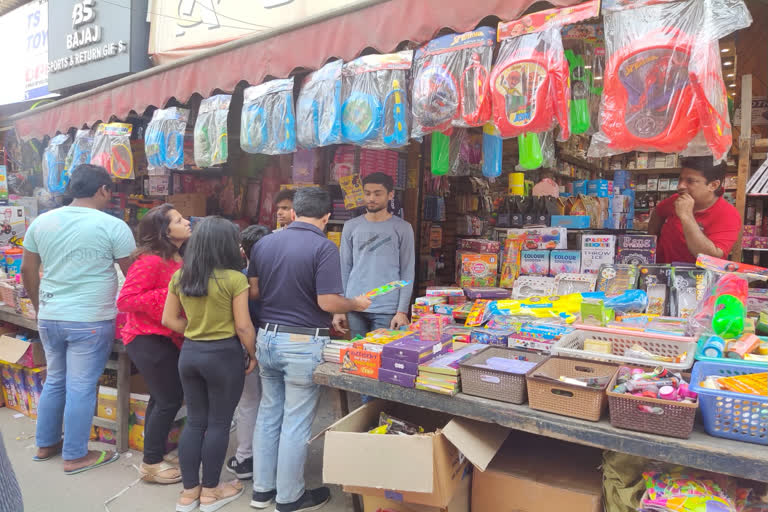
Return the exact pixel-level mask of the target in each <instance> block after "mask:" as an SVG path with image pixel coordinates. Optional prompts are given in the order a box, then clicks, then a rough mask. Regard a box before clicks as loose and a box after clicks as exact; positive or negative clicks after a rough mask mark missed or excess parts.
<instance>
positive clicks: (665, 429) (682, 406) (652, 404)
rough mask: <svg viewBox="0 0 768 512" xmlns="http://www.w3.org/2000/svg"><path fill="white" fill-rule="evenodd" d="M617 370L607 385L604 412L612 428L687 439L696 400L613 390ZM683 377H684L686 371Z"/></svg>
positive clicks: (692, 422)
mask: <svg viewBox="0 0 768 512" xmlns="http://www.w3.org/2000/svg"><path fill="white" fill-rule="evenodd" d="M617 378H618V373H617V374H616V376H614V377H613V379H612V380H611V383H610V384H609V385H608V390H607V391H606V394H607V395H608V412H609V414H610V417H611V425H613V426H614V427H616V428H623V429H627V430H635V431H637V432H648V433H650V434H659V435H663V436H669V437H679V438H681V439H687V438H688V437H690V435H691V432H692V431H693V424H694V421H695V420H696V410H697V409H698V408H699V404H698V401H697V402H696V403H692V404H689V403H685V402H673V401H669V400H660V399H658V398H645V397H639V396H633V395H631V394H628V393H614V392H613V391H612V390H613V388H615V387H616V380H617ZM685 378H688V376H687V375H686V376H685Z"/></svg>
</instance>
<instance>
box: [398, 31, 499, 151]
mask: <svg viewBox="0 0 768 512" xmlns="http://www.w3.org/2000/svg"><path fill="white" fill-rule="evenodd" d="M495 39H496V31H495V30H493V29H492V28H489V27H480V28H478V29H477V30H474V31H472V32H466V33H464V34H448V35H445V36H442V37H438V38H437V39H433V40H432V41H430V42H429V43H427V44H426V45H424V46H423V47H421V48H419V49H418V50H416V54H415V56H414V70H413V87H412V95H413V97H412V99H411V107H412V108H411V110H412V112H413V130H412V134H411V135H412V136H413V137H414V138H420V137H423V136H424V135H426V134H428V133H432V132H435V131H439V132H443V131H446V130H449V129H450V128H451V126H457V127H463V128H468V127H473V126H482V125H484V124H485V123H486V122H488V120H489V119H490V117H491V98H490V94H489V93H490V87H489V85H490V82H489V78H490V69H491V61H492V60H493V45H494V42H495Z"/></svg>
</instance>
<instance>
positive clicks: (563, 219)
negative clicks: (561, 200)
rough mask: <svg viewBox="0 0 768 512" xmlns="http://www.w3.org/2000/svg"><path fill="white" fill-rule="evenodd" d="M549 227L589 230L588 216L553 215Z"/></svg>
mask: <svg viewBox="0 0 768 512" xmlns="http://www.w3.org/2000/svg"><path fill="white" fill-rule="evenodd" d="M549 225H550V226H552V227H553V228H554V227H561V228H567V229H587V228H589V216H588V215H553V216H552V217H551V218H550V220H549Z"/></svg>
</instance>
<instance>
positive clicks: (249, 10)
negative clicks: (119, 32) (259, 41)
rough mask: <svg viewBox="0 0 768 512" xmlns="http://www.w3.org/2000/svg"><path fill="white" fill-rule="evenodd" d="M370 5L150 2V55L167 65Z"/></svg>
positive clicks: (328, 0)
mask: <svg viewBox="0 0 768 512" xmlns="http://www.w3.org/2000/svg"><path fill="white" fill-rule="evenodd" d="M382 1H384V0H382ZM370 3H371V2H370V0H152V1H151V2H150V7H151V8H150V9H149V19H150V23H151V32H150V40H149V53H150V55H152V56H153V59H154V64H155V65H158V64H165V63H167V62H170V61H173V60H176V59H178V58H181V57H185V56H187V55H191V54H193V53H195V52H198V51H200V50H204V49H206V48H210V47H213V46H217V45H220V44H222V43H226V42H228V41H232V40H234V39H238V38H240V37H243V36H247V35H253V34H259V33H267V32H270V31H274V30H277V29H281V28H285V27H288V26H290V25H294V24H296V23H299V22H302V21H305V20H307V19H310V18H313V17H318V16H322V15H329V14H332V13H333V11H338V10H340V9H348V8H350V7H354V6H356V5H359V6H360V7H363V6H365V5H366V4H370Z"/></svg>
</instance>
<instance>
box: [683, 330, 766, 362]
mask: <svg viewBox="0 0 768 512" xmlns="http://www.w3.org/2000/svg"><path fill="white" fill-rule="evenodd" d="M758 338H760V339H762V340H765V337H764V336H758ZM706 344H707V338H706V337H705V336H702V337H701V338H699V343H698V344H697V345H696V360H697V361H706V362H708V363H725V364H735V365H737V366H743V367H745V368H765V363H764V362H762V361H745V360H743V359H728V358H726V357H707V356H705V355H704V345H706Z"/></svg>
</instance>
